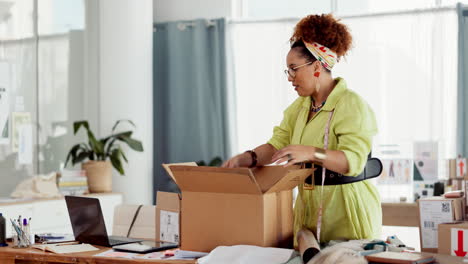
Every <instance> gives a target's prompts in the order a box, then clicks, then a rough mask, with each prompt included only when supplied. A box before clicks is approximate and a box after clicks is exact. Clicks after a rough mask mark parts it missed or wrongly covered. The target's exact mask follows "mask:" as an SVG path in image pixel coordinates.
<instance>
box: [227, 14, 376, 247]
mask: <svg viewBox="0 0 468 264" xmlns="http://www.w3.org/2000/svg"><path fill="white" fill-rule="evenodd" d="M351 40H352V38H351V35H350V33H349V32H348V29H347V27H346V26H345V25H343V24H341V23H340V22H339V21H338V20H336V19H335V18H333V16H332V15H310V16H307V17H305V18H303V19H302V20H301V21H300V22H299V23H298V24H297V25H296V27H295V30H294V33H293V35H292V37H291V43H292V45H291V50H290V51H289V53H288V55H287V58H286V64H287V67H288V68H287V70H286V71H285V72H286V74H287V76H288V81H290V82H291V83H292V85H293V87H294V90H295V91H296V92H297V93H298V95H299V98H298V99H297V100H295V101H294V102H293V103H292V104H291V105H290V106H289V107H288V108H287V109H286V110H285V111H284V118H283V121H282V122H281V124H280V125H279V126H277V127H275V128H274V130H273V136H272V138H271V139H270V140H269V141H268V143H267V144H263V145H261V146H258V147H256V148H255V149H253V150H250V151H246V152H245V153H242V154H239V155H237V156H235V157H233V158H231V159H229V160H228V161H226V162H225V163H224V164H223V166H224V167H229V168H232V167H254V166H261V165H266V164H270V163H272V162H276V163H282V162H287V163H286V164H285V165H284V166H290V165H292V164H295V163H299V162H312V163H314V164H315V165H316V167H317V165H321V166H323V167H324V168H326V169H327V170H329V171H326V172H324V176H325V186H323V187H319V186H317V187H315V188H314V189H312V188H307V185H300V186H299V196H298V198H297V199H296V203H295V206H294V234H295V235H296V233H297V231H298V230H299V229H300V228H301V227H303V226H304V227H306V228H309V229H310V230H312V231H313V232H314V233H316V235H317V236H318V238H319V241H320V242H328V241H330V240H334V239H373V238H379V237H380V229H381V223H382V212H381V206H380V198H379V195H378V192H377V190H376V188H375V187H374V186H373V185H372V184H371V183H369V182H368V181H367V180H362V181H356V182H353V183H347V184H343V183H342V182H341V179H359V177H356V176H358V175H360V174H361V173H362V172H363V170H364V168H365V164H366V161H367V157H368V155H369V153H370V151H371V145H372V137H373V136H374V135H375V134H376V133H377V125H376V121H375V116H374V113H373V111H372V109H371V108H370V107H369V105H368V104H367V103H366V102H365V101H364V100H363V99H362V98H361V97H360V96H359V95H357V94H356V93H355V92H353V91H351V90H348V89H347V86H346V82H345V81H344V80H343V79H342V78H335V79H334V78H333V77H332V74H331V70H332V68H333V66H334V65H335V63H336V62H337V61H338V59H339V58H340V57H342V56H344V55H345V54H346V53H347V51H348V50H349V49H350V47H351ZM317 170H319V171H320V172H319V174H318V175H319V177H317V173H315V175H316V176H315V181H314V182H315V183H316V184H317V183H319V184H320V183H321V176H322V167H320V166H319V167H318V169H317ZM324 171H325V170H324ZM316 172H317V171H316ZM340 174H342V175H345V176H352V177H336V178H337V179H332V178H333V177H334V176H335V175H339V176H341V175H340ZM317 178H319V179H318V180H317ZM338 178H339V179H338ZM309 181H310V182H311V180H309ZM327 181H329V182H331V183H330V184H327ZM322 188H323V189H322ZM322 190H323V193H322ZM320 208H323V209H320ZM320 212H322V213H321V214H320ZM320 215H321V217H320ZM295 243H296V239H295Z"/></svg>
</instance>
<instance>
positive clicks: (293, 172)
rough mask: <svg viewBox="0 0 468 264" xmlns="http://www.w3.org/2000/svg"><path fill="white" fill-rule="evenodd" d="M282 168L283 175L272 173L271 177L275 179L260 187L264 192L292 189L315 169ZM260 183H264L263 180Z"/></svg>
mask: <svg viewBox="0 0 468 264" xmlns="http://www.w3.org/2000/svg"><path fill="white" fill-rule="evenodd" d="M275 167H276V166H275ZM283 169H284V171H282V175H283V177H278V174H277V173H274V174H272V175H274V176H273V177H272V178H274V180H275V181H272V182H269V183H268V184H266V185H265V186H262V188H263V187H265V188H264V189H262V190H264V191H263V192H264V193H273V192H279V191H284V190H290V189H293V188H294V187H296V186H297V185H299V184H301V183H303V182H304V180H305V179H306V178H307V177H308V176H309V175H311V174H312V173H313V172H314V170H315V169H295V168H283ZM278 170H279V169H278ZM259 177H260V175H259ZM262 178H263V177H262ZM259 182H260V180H259ZM262 183H265V182H264V181H262ZM272 183H273V184H272Z"/></svg>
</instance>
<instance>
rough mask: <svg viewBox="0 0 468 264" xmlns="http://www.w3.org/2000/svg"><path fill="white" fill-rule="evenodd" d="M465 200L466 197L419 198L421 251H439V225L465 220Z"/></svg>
mask: <svg viewBox="0 0 468 264" xmlns="http://www.w3.org/2000/svg"><path fill="white" fill-rule="evenodd" d="M464 200H465V198H464V197H462V198H452V199H450V198H443V197H429V198H423V199H419V200H418V211H419V237H420V241H421V251H423V252H433V253H437V248H438V238H437V236H438V225H439V224H442V223H448V222H454V221H461V220H463V218H464V215H465V212H464V209H465V203H464Z"/></svg>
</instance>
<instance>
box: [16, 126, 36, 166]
mask: <svg viewBox="0 0 468 264" xmlns="http://www.w3.org/2000/svg"><path fill="white" fill-rule="evenodd" d="M32 141H33V135H32V125H31V124H23V125H21V126H19V128H18V163H19V164H22V165H28V164H32V160H33V142H32Z"/></svg>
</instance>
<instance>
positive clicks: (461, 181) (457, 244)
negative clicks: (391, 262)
mask: <svg viewBox="0 0 468 264" xmlns="http://www.w3.org/2000/svg"><path fill="white" fill-rule="evenodd" d="M448 171H449V180H448V183H447V186H450V187H449V189H448V191H451V190H459V191H462V192H463V193H464V195H462V196H461V197H459V198H444V197H428V198H423V199H420V200H418V208H419V231H420V240H421V251H423V252H433V253H439V254H447V255H453V256H463V257H464V256H466V255H467V254H466V252H467V251H468V222H464V221H465V220H468V217H467V215H466V214H467V212H468V210H467V209H468V208H467V204H468V203H467V196H466V191H467V188H466V184H467V183H468V181H467V180H468V177H467V175H466V159H465V158H461V157H459V158H457V159H453V160H449V161H448ZM465 234H466V235H465ZM463 252H465V253H463Z"/></svg>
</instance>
